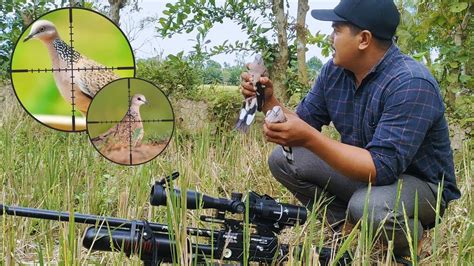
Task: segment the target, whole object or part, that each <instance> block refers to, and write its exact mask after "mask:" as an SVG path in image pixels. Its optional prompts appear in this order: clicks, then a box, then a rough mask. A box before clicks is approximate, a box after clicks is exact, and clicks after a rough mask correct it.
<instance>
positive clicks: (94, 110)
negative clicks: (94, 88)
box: [87, 78, 174, 165]
mask: <svg viewBox="0 0 474 266" xmlns="http://www.w3.org/2000/svg"><path fill="white" fill-rule="evenodd" d="M173 132H174V113H173V109H172V107H171V104H170V101H169V100H168V98H167V97H166V95H165V94H164V93H163V92H162V91H161V90H160V89H159V88H158V87H156V86H155V85H154V84H152V83H150V82H148V81H145V80H142V79H138V78H124V79H119V80H115V81H112V82H111V83H109V84H108V85H106V86H105V87H103V88H102V89H101V90H100V91H99V92H98V93H97V94H96V96H95V97H94V99H93V100H92V103H91V104H90V106H89V110H88V111H87V133H88V134H89V138H90V140H91V142H92V145H94V147H95V148H96V149H97V150H98V151H99V152H100V154H102V155H103V156H104V157H105V158H107V159H109V160H110V161H112V162H115V163H118V164H122V165H137V164H142V163H146V162H148V161H150V160H152V159H154V158H155V157H156V156H158V155H159V154H161V152H162V151H163V150H164V149H165V148H166V147H167V146H168V143H169V141H170V140H171V137H172V135H173Z"/></svg>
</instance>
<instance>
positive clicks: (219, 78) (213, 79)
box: [202, 60, 224, 84]
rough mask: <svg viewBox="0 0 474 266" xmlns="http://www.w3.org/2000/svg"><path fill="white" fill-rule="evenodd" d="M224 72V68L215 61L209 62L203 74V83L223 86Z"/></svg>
mask: <svg viewBox="0 0 474 266" xmlns="http://www.w3.org/2000/svg"><path fill="white" fill-rule="evenodd" d="M222 71H223V70H222V66H221V65H220V64H219V63H217V62H216V61H214V60H208V61H207V62H206V64H205V67H204V69H203V73H202V80H203V83H204V84H222V83H223V82H224V75H223V73H222Z"/></svg>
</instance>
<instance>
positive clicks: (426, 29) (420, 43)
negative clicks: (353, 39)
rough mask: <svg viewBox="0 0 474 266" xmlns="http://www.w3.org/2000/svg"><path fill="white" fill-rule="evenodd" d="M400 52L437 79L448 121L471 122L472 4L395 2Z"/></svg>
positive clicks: (473, 99) (473, 83) (469, 126)
mask: <svg viewBox="0 0 474 266" xmlns="http://www.w3.org/2000/svg"><path fill="white" fill-rule="evenodd" d="M398 6H399V9H400V10H401V24H400V26H399V28H398V31H397V35H398V36H399V38H398V44H399V46H400V48H401V49H402V51H404V52H405V53H407V54H410V55H412V56H413V57H415V58H416V59H418V60H421V61H423V62H424V63H425V64H426V65H427V66H428V67H429V68H430V70H431V72H432V73H433V74H434V76H435V78H436V79H437V80H438V82H439V84H440V87H441V90H442V92H443V95H444V100H445V103H446V107H447V110H448V115H449V116H450V117H451V119H455V120H457V121H459V122H460V123H459V124H461V126H464V127H466V130H467V131H471V129H472V123H473V122H474V118H473V115H472V114H473V113H474V107H473V106H474V97H473V95H474V79H473V75H474V73H473V65H474V49H473V38H472V32H474V22H473V21H472V19H471V18H472V14H473V13H474V5H473V4H472V1H464V0H459V1H452V0H433V1H415V2H410V1H398Z"/></svg>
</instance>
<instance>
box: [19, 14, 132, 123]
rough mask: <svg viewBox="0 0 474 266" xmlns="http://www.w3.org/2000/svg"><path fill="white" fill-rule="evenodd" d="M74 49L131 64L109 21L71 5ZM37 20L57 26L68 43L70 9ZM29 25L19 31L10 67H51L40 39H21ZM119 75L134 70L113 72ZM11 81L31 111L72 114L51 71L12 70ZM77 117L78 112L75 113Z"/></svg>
mask: <svg viewBox="0 0 474 266" xmlns="http://www.w3.org/2000/svg"><path fill="white" fill-rule="evenodd" d="M72 14H73V27H74V28H73V33H74V35H73V39H74V43H73V44H74V49H75V50H76V51H78V52H79V53H81V55H85V56H86V57H88V58H89V59H92V60H94V61H96V62H98V63H100V64H102V65H105V66H108V67H112V66H115V67H116V66H134V58H133V52H132V50H131V48H130V45H129V43H128V41H127V39H126V37H125V36H124V35H123V33H122V32H121V31H120V30H119V28H117V26H116V25H115V24H113V23H112V22H111V21H109V20H108V19H106V18H105V17H103V16H102V15H99V14H97V13H95V12H92V11H90V10H86V9H78V8H73V10H72ZM39 19H43V20H49V21H51V22H53V23H54V24H55V25H56V28H57V30H58V32H59V35H60V37H61V38H62V39H63V40H64V41H65V42H66V43H67V44H68V45H69V44H70V41H69V40H70V35H69V9H58V10H55V11H53V12H51V13H48V14H46V15H44V16H42V17H40V18H39ZM30 29H31V25H30V26H29V27H28V28H27V29H26V30H25V32H23V33H22V35H21V36H20V39H19V41H18V43H17V45H16V48H15V50H14V52H13V56H12V69H37V68H41V69H44V68H51V67H52V65H51V60H50V58H49V54H48V50H47V48H46V46H45V45H44V44H43V43H42V42H41V41H40V40H35V39H30V40H29V41H27V42H23V40H24V39H25V38H26V36H28V34H29V33H30ZM115 73H116V74H117V75H119V76H120V77H133V76H134V70H117V71H115ZM12 83H13V85H14V88H15V92H16V94H17V96H18V99H19V100H20V102H21V103H22V104H23V106H24V107H25V108H26V110H27V111H28V112H29V113H30V114H32V115H33V116H34V115H35V114H42V115H45V114H47V115H67V116H71V105H70V104H69V103H68V102H67V101H66V100H65V99H63V98H62V96H61V95H60V93H59V91H58V89H57V87H56V84H55V82H54V79H53V73H52V72H47V73H44V72H43V73H12ZM76 113H77V114H76V115H78V116H80V112H76Z"/></svg>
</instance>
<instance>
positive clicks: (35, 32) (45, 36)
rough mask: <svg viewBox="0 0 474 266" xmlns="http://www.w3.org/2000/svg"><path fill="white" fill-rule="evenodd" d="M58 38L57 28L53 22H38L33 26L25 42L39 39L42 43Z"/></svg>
mask: <svg viewBox="0 0 474 266" xmlns="http://www.w3.org/2000/svg"><path fill="white" fill-rule="evenodd" d="M57 37H58V31H57V30H56V26H54V24H53V23H52V22H51V21H47V20H38V21H36V22H35V23H33V25H32V26H31V30H30V34H28V36H27V37H26V38H25V39H24V40H23V42H26V41H28V40H29V39H39V40H42V41H48V40H52V39H55V38H57Z"/></svg>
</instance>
